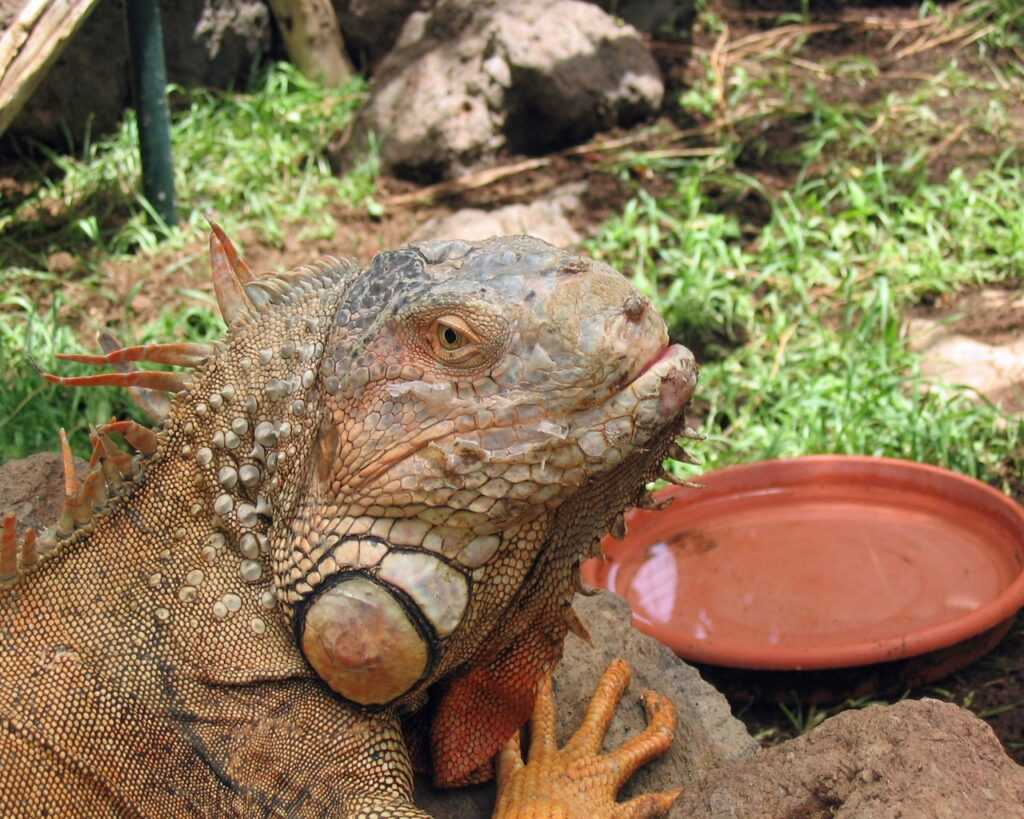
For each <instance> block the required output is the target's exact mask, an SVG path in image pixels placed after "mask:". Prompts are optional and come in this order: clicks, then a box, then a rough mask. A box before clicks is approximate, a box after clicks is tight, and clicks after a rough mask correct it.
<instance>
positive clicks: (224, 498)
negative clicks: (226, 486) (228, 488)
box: [213, 493, 244, 525]
mask: <svg viewBox="0 0 1024 819" xmlns="http://www.w3.org/2000/svg"><path fill="white" fill-rule="evenodd" d="M234 508H235V499H234V498H232V497H231V496H230V495H228V494H226V493H225V494H223V495H220V496H218V498H217V500H215V501H214V502H213V511H214V512H216V513H217V514H218V515H226V514H228V513H229V512H230V511H231V510H232V509H234ZM243 525H244V524H243Z"/></svg>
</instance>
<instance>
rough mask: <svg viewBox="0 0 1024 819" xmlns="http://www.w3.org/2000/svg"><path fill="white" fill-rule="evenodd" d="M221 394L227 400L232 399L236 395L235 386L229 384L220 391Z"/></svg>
mask: <svg viewBox="0 0 1024 819" xmlns="http://www.w3.org/2000/svg"><path fill="white" fill-rule="evenodd" d="M220 394H221V395H222V396H223V398H224V400H225V401H230V400H231V399H232V398H234V397H235V388H234V387H233V386H231V385H230V384H228V385H227V386H225V387H224V388H223V389H222V390H221V391H220Z"/></svg>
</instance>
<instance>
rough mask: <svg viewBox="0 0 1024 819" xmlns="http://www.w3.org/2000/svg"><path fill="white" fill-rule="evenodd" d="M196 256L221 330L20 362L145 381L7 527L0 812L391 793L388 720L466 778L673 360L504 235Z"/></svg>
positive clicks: (594, 290) (641, 436) (589, 279)
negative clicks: (131, 401)
mask: <svg viewBox="0 0 1024 819" xmlns="http://www.w3.org/2000/svg"><path fill="white" fill-rule="evenodd" d="M211 258H212V267H213V274H214V289H215V291H216V294H217V298H218V302H219V304H220V307H221V311H222V314H223V315H224V318H225V321H226V322H227V323H228V326H229V333H228V336H227V339H226V341H225V342H224V343H218V344H213V345H198V344H167V345H151V346H148V347H139V348H126V349H124V350H115V351H112V352H108V353H107V354H106V355H104V356H76V357H73V358H76V359H77V360H80V361H87V362H91V363H99V364H112V365H117V366H119V367H120V368H121V369H122V372H118V373H114V374H107V375H98V376H86V377H80V378H72V379H60V378H57V377H51V378H53V379H54V380H58V381H64V382H65V383H70V384H72V385H88V384H93V383H107V384H111V383H112V384H120V385H123V386H126V387H132V388H145V389H161V390H166V391H170V392H172V393H175V397H174V400H173V402H172V403H171V405H170V411H169V414H168V416H167V418H166V419H165V421H164V422H163V423H162V425H161V427H160V429H159V430H158V431H156V432H149V431H147V430H145V429H143V428H142V427H140V426H138V425H135V424H134V423H133V422H116V423H112V424H109V425H107V426H106V427H103V428H101V429H99V430H97V431H96V432H95V433H94V436H93V444H94V455H93V459H92V464H91V471H90V472H89V474H88V476H87V477H86V478H85V480H84V481H83V483H82V485H81V486H77V485H75V483H74V480H73V470H72V471H71V472H69V473H68V474H69V476H70V477H69V484H68V487H67V488H68V496H69V499H68V502H67V504H66V507H65V510H64V513H63V514H62V517H61V519H60V521H59V523H58V525H57V528H56V529H55V530H52V531H50V532H48V533H47V534H46V535H44V536H43V537H42V538H41V539H40V540H39V541H38V542H35V541H34V535H29V536H28V537H27V538H26V540H25V542H24V543H23V544H22V545H21V546H19V545H18V544H17V543H16V542H15V539H14V524H13V520H11V519H9V520H8V521H7V523H6V526H5V536H4V541H3V545H0V584H2V583H4V578H5V577H6V578H7V582H8V584H9V585H11V588H10V590H9V591H7V592H6V593H4V592H0V595H2V596H0V759H3V760H4V764H3V766H2V767H0V815H3V816H29V815H33V816H34V815H42V814H44V813H46V812H48V813H49V814H50V815H88V816H100V815H117V816H130V815H139V816H179V815H181V816H184V815H189V816H191V815H206V816H222V815H303V816H320V815H325V816H326V815H332V816H338V815H341V816H350V815H351V816H367V817H369V816H378V817H404V816H421V815H422V814H421V813H420V812H419V811H417V810H416V808H415V807H414V806H413V805H412V803H411V798H410V793H411V778H412V769H411V764H410V757H409V751H408V750H407V743H406V738H405V737H403V733H402V720H403V718H405V719H406V729H407V734H409V735H410V736H411V737H413V738H415V737H416V736H419V737H421V738H422V739H423V740H424V742H423V743H422V744H424V745H426V746H427V747H428V748H429V756H430V763H431V765H432V768H433V771H434V776H435V780H436V781H437V782H438V783H439V784H444V785H452V784H460V783H466V782H472V781H480V780H482V779H485V778H487V777H488V776H490V775H491V773H492V771H493V765H492V759H493V758H494V756H495V754H496V753H497V752H498V751H499V750H500V749H501V747H502V746H503V745H504V744H505V743H506V741H507V740H509V738H510V737H511V736H512V735H513V734H516V733H517V731H518V729H519V727H520V726H521V725H522V723H523V721H524V720H525V719H526V718H527V717H528V715H529V713H530V709H531V708H532V706H533V701H534V696H535V693H536V691H537V689H538V685H540V684H541V683H542V681H543V680H544V678H545V674H546V673H547V672H549V671H550V669H551V667H552V666H553V664H554V663H555V662H556V660H557V658H558V656H559V655H560V651H561V645H562V640H563V638H564V635H565V632H566V630H567V629H568V628H572V627H577V624H576V622H575V619H574V617H573V615H572V613H571V609H570V608H569V602H570V600H571V597H572V595H573V593H574V592H575V590H576V588H577V579H576V577H577V573H576V570H577V568H578V565H579V562H580V560H581V559H582V558H583V557H584V556H586V555H588V554H590V553H591V552H592V550H593V548H594V546H595V544H596V543H597V542H598V540H599V538H600V537H601V536H602V535H603V533H604V532H606V531H607V530H608V529H609V528H611V527H613V526H614V525H616V523H617V521H619V520H620V519H621V514H622V512H623V510H624V509H625V508H626V507H628V506H631V505H635V504H637V503H639V502H642V500H643V499H644V497H645V485H646V483H647V482H648V481H649V480H651V479H652V478H654V477H655V476H657V475H658V474H659V472H660V468H661V467H660V464H661V461H662V459H663V458H664V457H665V456H666V454H667V453H668V452H669V451H670V450H672V448H673V447H674V446H675V444H674V443H673V441H674V438H675V436H676V435H677V434H678V433H679V432H680V430H681V425H682V411H683V408H684V405H685V403H686V401H687V400H688V398H689V396H690V393H691V392H692V389H693V386H694V382H695V378H696V368H695V366H694V363H693V358H692V356H691V355H690V354H689V352H688V351H686V350H685V349H684V348H682V347H679V346H676V345H668V344H667V338H666V334H665V328H664V324H663V322H662V321H661V319H660V317H658V316H657V314H656V312H655V311H654V310H653V309H652V308H651V307H650V305H649V304H648V302H647V301H646V299H644V298H643V297H641V296H640V295H639V294H637V293H636V292H635V291H634V290H633V289H632V287H631V286H630V285H629V284H628V282H626V280H625V279H623V278H622V277H621V276H619V275H618V274H617V273H615V272H614V271H612V270H611V269H609V268H607V267H605V266H604V265H601V264H599V263H597V262H593V261H590V260H587V259H584V258H581V257H578V256H573V255H571V254H567V253H564V252H561V251H558V250H555V249H554V248H551V247H550V246H548V245H545V244H544V243H542V242H539V241H537V240H533V239H528V238H526V237H514V238H503V239H494V240H488V241H486V242H482V243H465V242H436V243H427V244H423V245H420V246H417V247H412V248H407V249H403V250H399V251H394V252H388V253H383V254H380V255H379V256H377V257H376V258H375V259H374V260H373V262H372V263H371V264H370V266H369V267H368V268H366V269H365V270H359V269H358V268H357V267H356V266H355V265H352V264H350V263H347V262H337V261H333V260H332V261H329V262H325V263H322V264H320V265H318V266H315V267H312V268H307V269H303V270H301V271H297V272H296V273H293V274H289V275H286V276H272V277H263V278H257V277H255V276H254V275H253V274H252V272H251V271H250V270H249V268H248V267H247V266H246V265H245V263H244V262H243V261H242V260H241V259H240V258H239V257H238V255H237V253H236V252H235V251H234V248H233V247H232V246H231V243H230V242H229V241H228V240H227V238H226V237H225V236H224V235H223V233H222V232H221V231H220V230H219V229H218V228H214V232H213V235H212V236H211ZM69 357H70V356H69ZM134 361H154V362H158V363H162V364H170V365H177V366H180V367H186V368H189V370H190V371H189V372H187V373H184V374H183V373H181V372H175V373H172V372H166V371H153V370H147V371H137V370H134V369H132V368H131V366H130V363H131V362H134ZM115 435H120V436H122V437H124V438H125V439H126V440H127V441H128V442H129V443H130V444H132V445H133V446H134V447H135V448H136V449H137V450H139V452H138V454H137V455H136V456H134V458H133V457H129V456H128V455H126V454H125V453H123V452H121V451H120V450H119V449H117V448H116V447H115V446H114V442H113V440H112V437H111V436H115ZM65 452H66V453H67V448H66V442H65ZM68 461H70V457H69V453H68ZM37 556H42V557H41V559H40V558H38V557H37ZM36 563H38V565H35V564H36ZM15 574H20V575H21V576H20V577H19V578H18V579H17V580H16V582H13V583H11V582H10V581H11V580H12V579H13V576H14V575H15ZM652 713H653V712H652ZM652 719H653V717H652ZM651 730H652V731H653V730H654V726H653V724H652V729H651ZM659 730H661V729H659ZM670 735H671V734H670V732H669V737H670ZM414 744H416V745H419V744H420V743H419V742H418V741H414ZM652 747H653V746H652ZM659 747H660V746H659ZM528 767H529V766H528ZM509 770H512V768H509ZM517 792H518V791H517ZM517 798H518V797H517ZM609 798H611V799H613V798H614V790H613V791H612V792H611V795H610V797H609ZM516 804H518V802H517V803H516ZM517 809H518V808H517V807H516V806H515V805H512V807H511V808H508V809H507V810H506V815H515V811H516V810H517ZM509 811H511V812H509ZM587 812H588V815H591V816H593V815H595V814H594V812H593V810H592V809H591V808H588V809H587ZM567 815H568V814H567ZM636 815H647V814H643V813H638V814H636Z"/></svg>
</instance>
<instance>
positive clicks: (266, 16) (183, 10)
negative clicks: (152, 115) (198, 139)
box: [5, 0, 271, 147]
mask: <svg viewBox="0 0 1024 819" xmlns="http://www.w3.org/2000/svg"><path fill="white" fill-rule="evenodd" d="M160 9H161V16H162V22H163V32H164V55H165V58H166V60H167V78H168V80H169V81H170V82H174V83H178V84H180V85H184V86H196V85H204V86H213V87H218V88H230V87H233V86H243V85H244V83H245V81H246V79H247V77H248V75H249V73H250V72H251V70H252V67H253V65H255V64H256V63H258V62H260V61H262V60H263V59H264V58H265V56H266V54H267V52H268V51H269V48H270V25H271V21H270V11H269V9H268V7H267V4H266V3H265V2H264V1H263V0H161V2H160ZM130 98H131V89H130V87H129V54H128V35H127V33H126V30H125V21H124V5H123V3H113V2H103V3H97V4H96V8H95V9H94V10H93V11H92V13H91V14H90V15H89V17H88V19H86V21H85V22H84V23H83V24H82V28H81V29H80V30H79V31H78V33H77V34H76V35H75V37H74V39H72V40H71V42H70V43H69V44H68V46H67V48H65V49H64V51H63V53H62V54H61V56H60V57H59V58H58V59H57V62H56V63H55V64H54V65H53V67H52V68H51V69H50V71H49V73H48V74H47V75H46V78H45V79H44V80H43V82H42V84H41V85H40V86H39V88H38V89H37V90H36V92H35V94H33V95H32V98H31V99H30V100H29V101H28V103H27V104H26V106H25V108H24V109H22V111H21V113H20V114H19V115H18V117H17V118H16V119H15V120H14V122H13V123H12V125H11V128H10V130H9V132H8V133H9V134H10V135H11V136H21V137H32V138H34V139H38V140H40V141H42V142H45V143H49V144H53V145H56V146H58V147H67V145H66V138H67V135H70V136H71V137H72V139H74V140H75V141H76V144H77V141H78V140H81V139H82V137H83V135H84V134H86V133H87V132H89V133H91V134H92V135H93V136H95V135H97V134H100V133H103V132H105V131H109V130H111V129H112V128H114V127H115V126H116V125H117V123H118V122H119V121H120V119H121V117H122V115H123V113H124V109H125V108H126V107H127V106H129V105H130V103H131V99H130ZM5 136H6V135H5Z"/></svg>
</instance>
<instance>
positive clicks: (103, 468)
mask: <svg viewBox="0 0 1024 819" xmlns="http://www.w3.org/2000/svg"><path fill="white" fill-rule="evenodd" d="M112 434H116V435H119V436H121V437H122V438H123V439H124V440H125V441H126V442H127V443H128V444H129V445H130V446H131V447H132V448H133V449H135V450H136V451H137V452H138V453H139V454H140V455H141V456H142V457H149V456H152V455H153V454H154V453H155V452H156V450H157V446H158V440H157V435H156V433H155V432H153V431H152V430H151V429H148V428H146V427H144V426H142V425H141V424H137V423H136V422H135V421H131V420H125V421H117V420H113V419H111V421H110V423H108V424H103V425H102V426H100V427H98V428H96V429H93V430H92V433H91V435H90V440H91V442H92V446H93V449H92V455H91V456H90V457H89V469H88V472H87V473H86V475H85V478H84V479H83V480H82V481H79V480H78V477H77V475H76V474H75V458H74V455H73V454H72V452H71V446H70V444H68V436H67V434H66V433H65V432H64V430H63V429H62V430H60V449H61V460H62V461H63V466H64V505H63V508H62V509H61V513H60V516H59V517H58V518H57V523H56V525H55V526H52V527H50V528H49V529H47V530H46V531H45V532H44V533H43V535H42V537H40V536H38V535H37V533H36V530H35V529H29V530H28V531H27V532H26V533H25V537H24V538H23V539H22V541H21V543H20V544H19V542H18V538H17V531H16V529H17V520H16V519H15V516H14V515H7V516H5V517H4V520H3V533H2V536H0V589H2V588H6V587H8V586H11V585H13V584H14V582H15V581H16V580H17V579H18V578H19V577H21V576H23V575H24V574H25V573H26V572H28V571H30V570H31V569H32V568H34V567H35V566H36V565H37V563H38V562H39V561H40V559H42V558H44V557H46V556H47V555H48V554H50V553H51V552H52V551H53V549H54V547H55V546H56V545H57V543H58V541H59V540H60V539H61V538H67V537H68V536H70V535H71V534H73V533H74V532H75V531H76V530H77V529H79V528H81V527H83V526H85V525H87V524H88V523H89V521H90V520H92V517H93V515H94V514H95V513H96V512H97V511H99V510H101V509H102V508H103V507H104V506H106V504H107V502H108V500H109V499H110V497H111V496H112V495H113V496H117V495H119V494H121V493H122V492H123V490H124V488H125V486H126V485H127V484H128V483H129V482H130V481H131V480H132V478H134V477H135V476H136V475H137V474H138V473H139V469H140V466H139V461H138V459H137V458H136V457H133V456H132V455H130V454H129V453H127V452H125V451H124V450H122V449H121V448H120V447H118V446H117V444H116V443H115V442H114V440H113V439H112V438H111V437H110V436H111V435H112Z"/></svg>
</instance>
